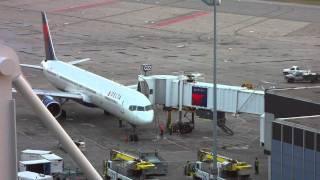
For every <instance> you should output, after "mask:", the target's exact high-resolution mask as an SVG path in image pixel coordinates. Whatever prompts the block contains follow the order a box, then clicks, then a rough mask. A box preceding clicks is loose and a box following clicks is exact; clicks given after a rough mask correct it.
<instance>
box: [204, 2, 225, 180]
mask: <svg viewBox="0 0 320 180" xmlns="http://www.w3.org/2000/svg"><path fill="white" fill-rule="evenodd" d="M202 1H203V2H204V3H206V4H208V5H209V6H213V111H212V113H213V119H212V126H213V131H212V135H213V143H212V155H213V162H212V164H213V168H212V174H213V179H218V173H217V172H218V168H217V142H218V141H217V134H218V133H217V130H218V128H217V122H218V113H217V5H220V4H221V0H202Z"/></svg>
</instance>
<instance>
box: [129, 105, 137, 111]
mask: <svg viewBox="0 0 320 180" xmlns="http://www.w3.org/2000/svg"><path fill="white" fill-rule="evenodd" d="M129 110H130V111H135V110H137V106H129Z"/></svg>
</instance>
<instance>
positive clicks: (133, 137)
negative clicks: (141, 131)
mask: <svg viewBox="0 0 320 180" xmlns="http://www.w3.org/2000/svg"><path fill="white" fill-rule="evenodd" d="M129 141H131V142H137V141H139V138H138V135H137V134H130V136H129Z"/></svg>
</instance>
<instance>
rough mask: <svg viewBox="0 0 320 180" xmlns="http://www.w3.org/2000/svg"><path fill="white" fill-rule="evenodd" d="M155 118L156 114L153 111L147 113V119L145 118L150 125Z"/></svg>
mask: <svg viewBox="0 0 320 180" xmlns="http://www.w3.org/2000/svg"><path fill="white" fill-rule="evenodd" d="M153 118H154V112H153V110H152V111H149V112H147V113H146V117H145V118H144V121H145V122H146V123H148V124H149V123H152V122H153Z"/></svg>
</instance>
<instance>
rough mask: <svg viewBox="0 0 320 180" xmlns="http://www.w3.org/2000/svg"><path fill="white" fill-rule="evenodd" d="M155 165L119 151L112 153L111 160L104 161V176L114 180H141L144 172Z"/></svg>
mask: <svg viewBox="0 0 320 180" xmlns="http://www.w3.org/2000/svg"><path fill="white" fill-rule="evenodd" d="M154 167H155V165H154V164H152V163H150V162H146V161H143V160H141V159H139V158H136V157H134V156H132V155H129V154H127V153H124V152H120V151H117V150H111V151H110V160H109V161H104V176H105V178H106V179H112V180H118V179H121V180H134V179H141V177H142V176H144V171H145V170H149V169H152V168H154Z"/></svg>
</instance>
